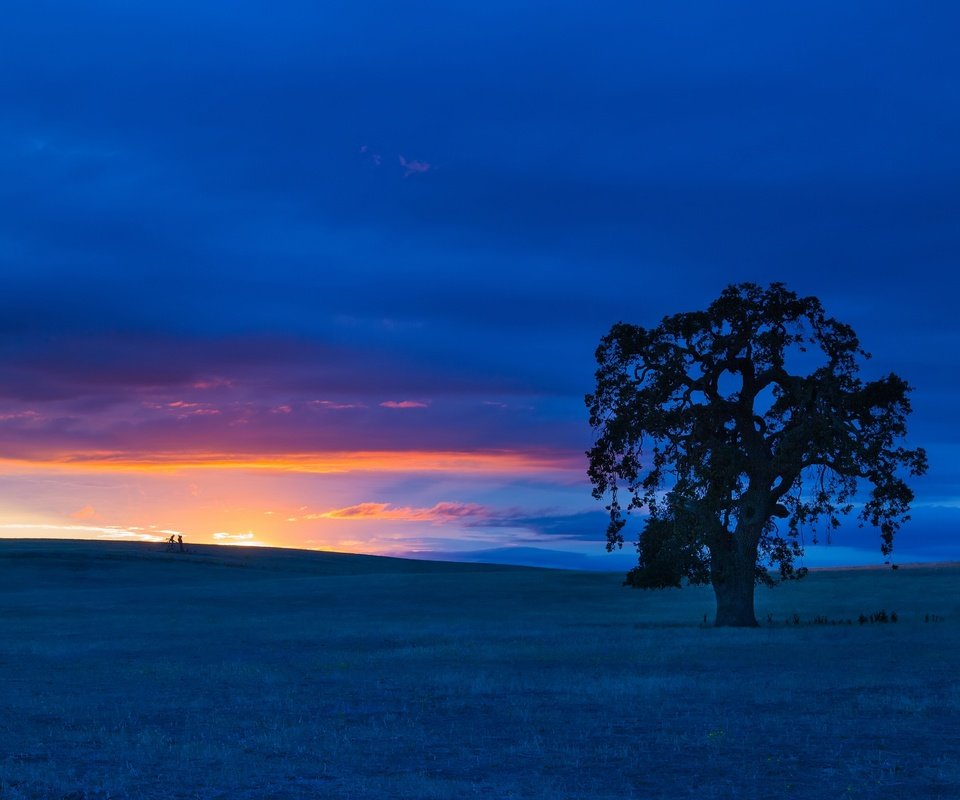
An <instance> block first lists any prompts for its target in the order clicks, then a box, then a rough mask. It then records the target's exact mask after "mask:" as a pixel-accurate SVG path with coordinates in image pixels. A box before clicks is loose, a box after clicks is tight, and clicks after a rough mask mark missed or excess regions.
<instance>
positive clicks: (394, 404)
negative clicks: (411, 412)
mask: <svg viewBox="0 0 960 800" xmlns="http://www.w3.org/2000/svg"><path fill="white" fill-rule="evenodd" d="M380 405H381V406H382V407H383V408H427V407H428V406H429V405H430V404H429V403H421V402H420V401H419V400H384V401H383V402H382V403H381V404H380Z"/></svg>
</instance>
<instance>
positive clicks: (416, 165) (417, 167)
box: [400, 156, 431, 178]
mask: <svg viewBox="0 0 960 800" xmlns="http://www.w3.org/2000/svg"><path fill="white" fill-rule="evenodd" d="M400 166H401V167H403V168H404V169H405V170H406V172H405V173H404V174H403V177H404V178H409V177H410V176H411V175H413V174H414V173H416V172H429V171H430V167H431V165H430V164H428V163H427V162H426V161H407V159H405V158H404V157H403V156H400Z"/></svg>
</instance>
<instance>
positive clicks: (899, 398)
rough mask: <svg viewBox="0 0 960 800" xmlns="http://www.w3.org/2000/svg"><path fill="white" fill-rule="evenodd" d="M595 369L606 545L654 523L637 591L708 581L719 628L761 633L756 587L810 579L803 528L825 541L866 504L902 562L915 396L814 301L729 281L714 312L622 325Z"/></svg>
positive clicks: (593, 469)
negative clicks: (871, 361) (870, 362)
mask: <svg viewBox="0 0 960 800" xmlns="http://www.w3.org/2000/svg"><path fill="white" fill-rule="evenodd" d="M596 358H597V363H598V368H597V371H596V389H595V391H594V392H593V393H592V394H589V395H587V397H586V403H587V406H588V408H589V412H590V424H591V426H592V428H593V430H594V433H595V442H594V445H593V447H592V448H591V449H590V450H589V451H588V456H589V459H590V463H589V476H590V479H591V481H592V483H593V494H594V497H596V498H597V499H607V501H608V505H607V510H608V511H609V513H610V524H609V527H608V529H607V548H608V549H613V548H615V547H621V546H622V545H623V542H624V528H625V525H626V519H627V517H628V516H629V515H630V514H631V513H639V514H645V515H647V521H646V525H645V527H644V530H643V532H642V534H641V535H640V537H639V540H638V542H637V549H638V553H639V563H638V566H637V567H636V568H635V569H633V570H632V571H631V572H630V574H629V575H628V582H629V583H631V584H633V585H635V586H639V587H646V588H653V587H666V586H679V585H680V584H681V582H682V581H683V580H687V581H690V582H692V583H707V582H710V583H712V584H713V586H714V589H715V592H716V595H717V624H718V625H753V624H756V620H755V615H754V611H753V588H754V584H755V582H761V583H774V582H775V581H776V580H777V579H776V578H774V577H772V576H771V574H770V572H769V568H775V569H776V570H777V571H778V572H779V578H780V579H789V578H796V577H802V576H803V574H804V573H805V572H806V570H805V569H803V568H802V567H800V568H798V567H797V566H796V561H797V559H798V558H799V557H800V556H802V554H803V541H804V539H803V536H804V533H805V532H807V531H809V532H812V533H813V534H814V536H815V535H816V531H817V530H822V529H826V531H827V532H828V535H829V531H830V530H831V529H834V528H836V527H838V526H839V524H840V517H841V516H843V515H845V514H848V513H850V512H852V511H853V510H854V508H855V507H856V506H859V519H860V522H861V524H869V525H872V526H875V527H876V528H878V529H879V532H880V549H881V551H882V553H883V554H884V555H885V556H889V555H890V553H891V552H892V548H893V542H894V535H895V534H896V532H897V530H898V529H899V527H900V526H901V524H902V523H903V522H904V521H906V520H907V519H909V516H908V515H909V507H910V502H911V501H912V500H913V492H912V491H911V489H910V488H909V486H908V485H907V483H906V481H905V480H904V477H903V476H904V474H905V473H909V474H911V475H920V474H922V473H923V472H925V470H926V465H927V460H926V453H925V452H924V450H923V449H922V448H916V449H907V448H905V447H904V446H902V444H901V440H902V439H903V438H904V437H905V435H906V418H907V416H908V415H909V413H910V411H911V408H910V401H909V397H908V395H909V392H910V387H909V386H908V385H907V383H906V382H905V381H904V380H903V379H902V378H900V377H898V376H897V375H894V374H892V373H891V374H889V375H887V376H885V377H882V378H879V379H876V380H872V381H866V382H865V381H863V380H862V379H861V378H860V377H859V373H860V366H861V362H862V361H864V360H865V359H867V358H869V355H868V354H867V353H866V352H865V351H864V350H863V349H862V348H861V346H860V342H859V340H858V338H857V336H856V334H855V333H854V331H853V329H852V328H851V327H850V326H849V325H846V324H844V323H842V322H839V321H837V320H835V319H833V318H830V317H828V316H827V315H826V314H825V312H824V310H823V307H822V305H821V303H820V301H819V300H818V299H817V298H815V297H798V296H797V295H796V294H795V293H793V292H791V291H789V290H788V289H787V288H786V287H785V286H784V285H783V284H781V283H773V284H770V285H769V286H767V287H761V286H759V285H757V284H753V283H742V284H737V285H731V286H728V287H727V288H726V289H725V290H724V291H723V292H722V293H721V295H720V297H718V298H717V299H716V300H715V301H714V302H712V303H711V304H710V306H709V307H708V308H707V309H706V310H705V311H692V312H684V313H679V314H674V315H672V316H667V317H665V318H664V319H663V320H662V321H661V322H660V324H659V325H657V326H656V327H654V328H644V327H640V326H637V325H630V324H626V323H623V322H620V323H617V324H616V325H614V326H613V327H612V328H611V330H610V332H609V333H608V334H607V335H606V336H604V337H603V339H602V340H601V342H600V345H599V347H598V348H597V351H596ZM861 482H865V483H866V484H868V485H869V487H870V491H869V494H868V495H867V496H866V497H861V496H860V495H859V494H858V490H859V488H860V484H861Z"/></svg>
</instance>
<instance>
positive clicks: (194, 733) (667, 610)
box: [0, 540, 960, 800]
mask: <svg viewBox="0 0 960 800" xmlns="http://www.w3.org/2000/svg"><path fill="white" fill-rule="evenodd" d="M194 550H195V552H194V553H193V554H190V555H180V554H176V553H171V554H167V553H164V552H163V551H162V547H161V546H158V545H141V544H100V543H91V542H38V541H9V540H8V541H0V715H2V716H0V798H2V800H19V799H20V798H48V797H49V798H63V799H64V800H66V799H67V798H69V800H81V799H92V798H165V799H166V798H171V799H172V798H205V799H206V798H211V799H212V798H223V799H224V800H227V799H228V798H230V800H243V799H244V798H267V797H269V798H314V797H330V798H344V799H345V800H349V799H350V798H384V800H391V799H392V798H466V797H488V798H551V800H557V799H559V798H572V799H578V800H579V799H580V798H617V800H623V798H638V799H639V798H658V797H691V798H694V797H695V798H699V799H700V800H708V799H709V798H733V797H740V798H754V797H755V798H768V797H769V798H783V797H797V798H834V799H835V798H896V797H901V796H908V797H910V798H912V800H917V799H918V798H943V800H947V798H956V797H960V679H958V676H960V591H958V590H960V568H957V567H941V568H935V569H933V568H904V569H900V570H898V571H896V572H893V571H868V570H861V571H850V572H844V571H833V572H824V573H814V574H812V575H811V576H810V577H809V578H808V579H807V580H805V581H803V582H801V583H799V584H794V585H789V586H785V587H781V588H779V589H776V590H773V591H768V590H758V599H759V603H758V618H760V619H761V620H765V619H766V618H767V615H768V614H771V615H772V617H773V620H774V624H773V625H765V626H764V627H761V628H760V629H757V630H729V629H726V630H716V629H712V628H704V627H702V626H701V623H702V620H703V616H704V614H708V615H710V617H711V618H712V611H713V599H712V593H711V592H710V591H709V590H701V589H685V590H683V591H668V592H661V593H650V592H639V591H633V590H628V589H624V588H622V587H621V586H620V580H621V576H620V575H619V574H596V573H576V572H551V571H545V570H533V569H520V568H503V567H482V566H476V565H452V564H431V563H428V562H409V561H396V560H390V559H377V558H371V557H366V558H364V557H354V556H337V555H330V554H319V553H302V552H297V551H279V550H254V549H236V548H214V547H207V548H194ZM880 609H885V610H886V611H887V612H890V611H896V612H897V614H898V617H899V621H898V622H897V623H896V624H867V625H859V624H857V623H856V621H854V624H853V625H813V624H800V625H795V624H793V623H792V619H793V615H794V614H797V615H799V617H800V619H801V622H803V623H806V622H808V621H810V620H812V619H813V618H815V617H817V616H821V615H822V616H826V617H828V618H830V619H846V618H853V619H854V620H856V617H857V616H858V615H859V614H860V613H866V614H870V613H871V612H876V611H878V610H880ZM926 615H936V616H937V617H938V618H939V617H942V618H943V619H942V620H940V619H937V620H936V621H928V622H925V621H924V618H925V616H926ZM786 620H791V622H790V624H787V623H786Z"/></svg>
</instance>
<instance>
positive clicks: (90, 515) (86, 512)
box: [70, 505, 97, 519]
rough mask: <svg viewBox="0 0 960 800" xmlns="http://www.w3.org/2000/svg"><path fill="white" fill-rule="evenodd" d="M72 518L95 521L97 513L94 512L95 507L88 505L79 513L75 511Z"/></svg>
mask: <svg viewBox="0 0 960 800" xmlns="http://www.w3.org/2000/svg"><path fill="white" fill-rule="evenodd" d="M70 516H71V518H73V519H95V518H96V516H97V512H96V511H95V510H94V508H93V506H91V505H86V506H84V507H83V508H81V509H79V510H78V511H74V512H73V513H72V514H71V515H70Z"/></svg>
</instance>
